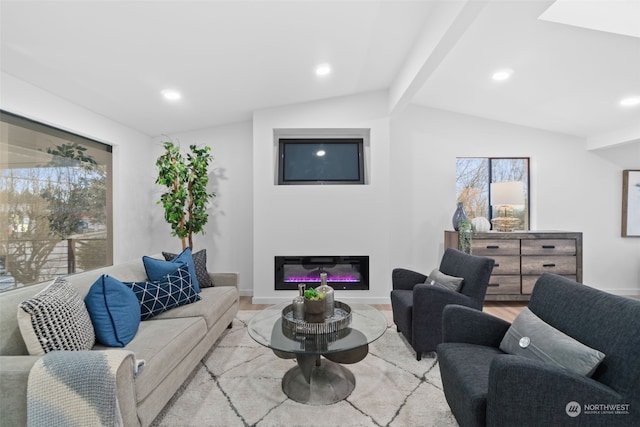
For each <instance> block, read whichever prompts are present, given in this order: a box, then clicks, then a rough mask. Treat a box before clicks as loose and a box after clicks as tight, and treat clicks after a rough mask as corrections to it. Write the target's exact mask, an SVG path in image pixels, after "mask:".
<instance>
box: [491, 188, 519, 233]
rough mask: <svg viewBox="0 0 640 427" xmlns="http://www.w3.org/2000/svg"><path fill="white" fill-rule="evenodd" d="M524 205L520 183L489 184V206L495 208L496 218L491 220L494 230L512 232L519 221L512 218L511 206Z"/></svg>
mask: <svg viewBox="0 0 640 427" xmlns="http://www.w3.org/2000/svg"><path fill="white" fill-rule="evenodd" d="M523 204H524V184H523V183H522V181H504V182H494V183H491V206H493V207H495V208H497V218H494V219H492V220H491V223H492V224H493V228H494V230H497V231H513V230H514V229H516V228H517V227H518V226H519V225H520V220H519V219H518V218H515V217H514V216H513V205H523Z"/></svg>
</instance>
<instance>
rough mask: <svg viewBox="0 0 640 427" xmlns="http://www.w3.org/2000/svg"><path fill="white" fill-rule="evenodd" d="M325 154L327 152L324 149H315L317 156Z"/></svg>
mask: <svg viewBox="0 0 640 427" xmlns="http://www.w3.org/2000/svg"><path fill="white" fill-rule="evenodd" d="M325 154H327V153H326V152H325V151H324V150H318V151H316V156H318V157H322V156H324V155H325Z"/></svg>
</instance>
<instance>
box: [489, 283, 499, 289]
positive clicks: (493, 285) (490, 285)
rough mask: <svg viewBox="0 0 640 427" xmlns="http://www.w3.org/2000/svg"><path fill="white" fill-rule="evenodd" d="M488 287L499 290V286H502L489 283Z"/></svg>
mask: <svg viewBox="0 0 640 427" xmlns="http://www.w3.org/2000/svg"><path fill="white" fill-rule="evenodd" d="M487 286H489V287H491V288H497V287H498V286H500V283H489V284H488V285H487Z"/></svg>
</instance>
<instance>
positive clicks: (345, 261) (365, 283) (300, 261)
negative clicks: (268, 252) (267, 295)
mask: <svg viewBox="0 0 640 427" xmlns="http://www.w3.org/2000/svg"><path fill="white" fill-rule="evenodd" d="M322 272H325V273H327V284H328V285H329V286H331V287H332V288H333V289H336V290H368V289H369V257H368V256H276V257H275V289H276V291H283V290H297V289H298V284H300V283H303V284H305V285H307V287H308V288H309V287H314V288H315V287H316V286H318V285H320V273H322Z"/></svg>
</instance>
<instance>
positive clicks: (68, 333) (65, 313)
mask: <svg viewBox="0 0 640 427" xmlns="http://www.w3.org/2000/svg"><path fill="white" fill-rule="evenodd" d="M18 326H19V328H20V332H21V334H22V337H23V339H24V342H25V344H26V346H27V350H28V351H29V354H33V355H43V354H45V353H48V352H50V351H53V350H90V349H91V347H93V345H94V344H95V340H96V336H95V332H94V330H93V324H92V323H91V318H90V317H89V312H88V311H87V307H86V306H85V303H84V301H83V299H82V296H81V295H80V293H79V292H78V291H77V290H76V289H75V288H74V287H73V286H71V285H70V284H69V283H67V281H66V280H65V279H62V278H57V279H55V280H54V281H53V283H51V284H50V285H49V286H47V287H46V288H45V289H43V290H42V291H40V292H38V293H37V294H36V295H34V296H33V297H31V298H28V299H26V300H24V301H22V303H20V306H19V307H18Z"/></svg>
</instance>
